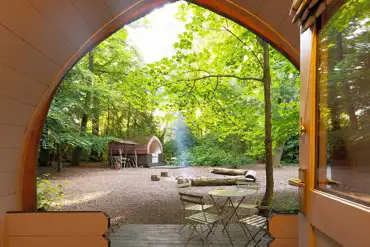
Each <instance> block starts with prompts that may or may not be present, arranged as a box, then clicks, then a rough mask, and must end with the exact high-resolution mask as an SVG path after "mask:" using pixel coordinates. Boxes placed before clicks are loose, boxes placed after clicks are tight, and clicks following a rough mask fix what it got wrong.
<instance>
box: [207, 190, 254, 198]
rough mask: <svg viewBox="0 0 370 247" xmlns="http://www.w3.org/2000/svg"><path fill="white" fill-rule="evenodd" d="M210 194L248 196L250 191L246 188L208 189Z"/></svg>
mask: <svg viewBox="0 0 370 247" xmlns="http://www.w3.org/2000/svg"><path fill="white" fill-rule="evenodd" d="M208 194H209V195H211V196H221V197H246V196H247V195H248V192H247V191H244V190H211V191H208Z"/></svg>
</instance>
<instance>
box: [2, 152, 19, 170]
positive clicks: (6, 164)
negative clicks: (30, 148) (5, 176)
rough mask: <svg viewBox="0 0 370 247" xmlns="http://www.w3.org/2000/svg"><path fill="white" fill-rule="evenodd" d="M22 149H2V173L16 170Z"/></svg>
mask: <svg viewBox="0 0 370 247" xmlns="http://www.w3.org/2000/svg"><path fill="white" fill-rule="evenodd" d="M19 154H20V149H10V148H7V149H0V157H1V160H0V173H1V172H15V171H16V170H17V164H18V162H19V160H18V159H19Z"/></svg>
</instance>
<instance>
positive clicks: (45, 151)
mask: <svg viewBox="0 0 370 247" xmlns="http://www.w3.org/2000/svg"><path fill="white" fill-rule="evenodd" d="M48 132H49V130H48V125H47V121H46V122H45V125H44V128H43V129H42V136H41V141H40V159H39V166H41V167H45V166H48V165H49V136H48Z"/></svg>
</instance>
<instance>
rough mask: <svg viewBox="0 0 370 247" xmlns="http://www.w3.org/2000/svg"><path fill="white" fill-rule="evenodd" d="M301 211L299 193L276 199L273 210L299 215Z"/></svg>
mask: <svg viewBox="0 0 370 247" xmlns="http://www.w3.org/2000/svg"><path fill="white" fill-rule="evenodd" d="M299 209H300V205H299V196H298V193H289V194H285V195H282V196H281V197H278V198H274V200H273V210H274V211H275V212H279V213H298V211H299Z"/></svg>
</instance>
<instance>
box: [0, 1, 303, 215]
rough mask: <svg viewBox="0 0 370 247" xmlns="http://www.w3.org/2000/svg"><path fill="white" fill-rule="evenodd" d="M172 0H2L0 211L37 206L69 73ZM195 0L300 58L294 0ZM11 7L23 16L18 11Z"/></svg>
mask: <svg viewBox="0 0 370 247" xmlns="http://www.w3.org/2000/svg"><path fill="white" fill-rule="evenodd" d="M167 2H168V1H166V0H142V1H118V0H115V1H103V0H99V1H94V2H91V1H80V0H75V1H71V2H69V1H67V2H63V3H58V4H57V3H49V2H44V1H30V2H22V3H14V2H7V3H6V4H5V3H4V4H3V5H4V6H2V7H1V9H2V10H4V11H2V12H1V13H0V16H1V17H2V18H1V24H2V26H1V27H0V33H1V36H2V39H1V46H0V50H1V54H2V56H1V75H2V79H1V80H2V81H3V80H4V82H6V81H9V82H10V81H11V82H12V83H2V87H3V89H2V90H1V91H2V92H1V96H0V100H1V106H3V107H2V108H1V109H0V110H1V111H0V115H1V124H0V133H1V136H2V140H1V144H0V148H1V150H0V157H1V158H2V160H3V162H4V164H6V167H5V171H4V172H6V173H8V174H5V173H4V174H0V176H2V177H4V179H1V181H2V183H4V186H2V187H3V188H4V189H3V190H4V191H3V193H1V196H2V200H1V202H0V203H1V204H3V205H2V208H4V209H3V211H7V210H33V209H34V208H35V163H36V149H37V143H38V140H39V133H40V129H41V127H42V125H43V122H44V118H45V116H46V113H47V111H48V108H49V105H50V102H51V101H52V99H53V95H54V92H55V90H56V88H57V86H58V85H59V83H60V81H61V79H62V77H63V76H64V74H65V73H66V72H67V71H68V70H69V69H70V68H71V67H72V66H73V65H74V64H75V63H76V62H77V61H78V60H79V59H80V58H81V57H82V56H83V55H84V54H85V53H86V52H87V51H89V50H90V49H91V48H92V47H94V46H95V45H96V44H97V43H99V42H100V41H102V40H104V39H105V38H106V37H107V36H109V35H110V34H112V33H114V32H115V31H116V30H118V29H119V28H120V27H122V26H123V25H125V24H127V23H129V22H131V21H133V20H136V19H138V18H139V17H142V16H143V15H145V14H146V13H148V12H149V11H150V10H152V9H154V8H156V7H159V6H161V5H163V4H165V3H167ZM193 2H194V3H195V4H199V5H201V6H204V7H206V8H208V9H210V10H212V11H214V12H217V13H219V14H221V15H224V16H226V17H228V18H230V19H232V20H235V21H237V22H238V23H240V24H242V25H243V26H245V27H247V28H249V29H251V30H252V31H254V32H256V33H257V34H258V35H260V36H261V37H263V38H265V39H266V40H268V41H269V42H270V43H271V44H272V45H273V46H275V47H276V48H277V49H278V50H280V51H281V52H282V53H284V54H286V56H287V57H288V58H289V59H290V60H291V61H292V62H293V63H294V64H295V65H296V66H297V67H298V66H299V30H298V27H297V26H296V25H293V24H292V23H291V19H290V17H289V15H288V12H289V7H290V3H291V1H290V0H285V1H283V2H280V1H279V3H276V1H273V0H270V1H264V2H263V3H262V1H258V3H257V2H255V1H244V2H243V3H241V2H239V1H222V2H221V1H206V0H197V1H193ZM277 10H279V11H277ZM14 13H19V15H17V16H23V17H24V18H23V19H17V18H14V16H15V15H14ZM272 13H273V14H272ZM26 16H27V17H28V18H25V17H26ZM65 16H68V18H67V19H66V18H65ZM31 24H32V25H31ZM4 106H5V107H4ZM9 109H12V110H11V111H10V110H9ZM9 174H11V175H10V176H9Z"/></svg>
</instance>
